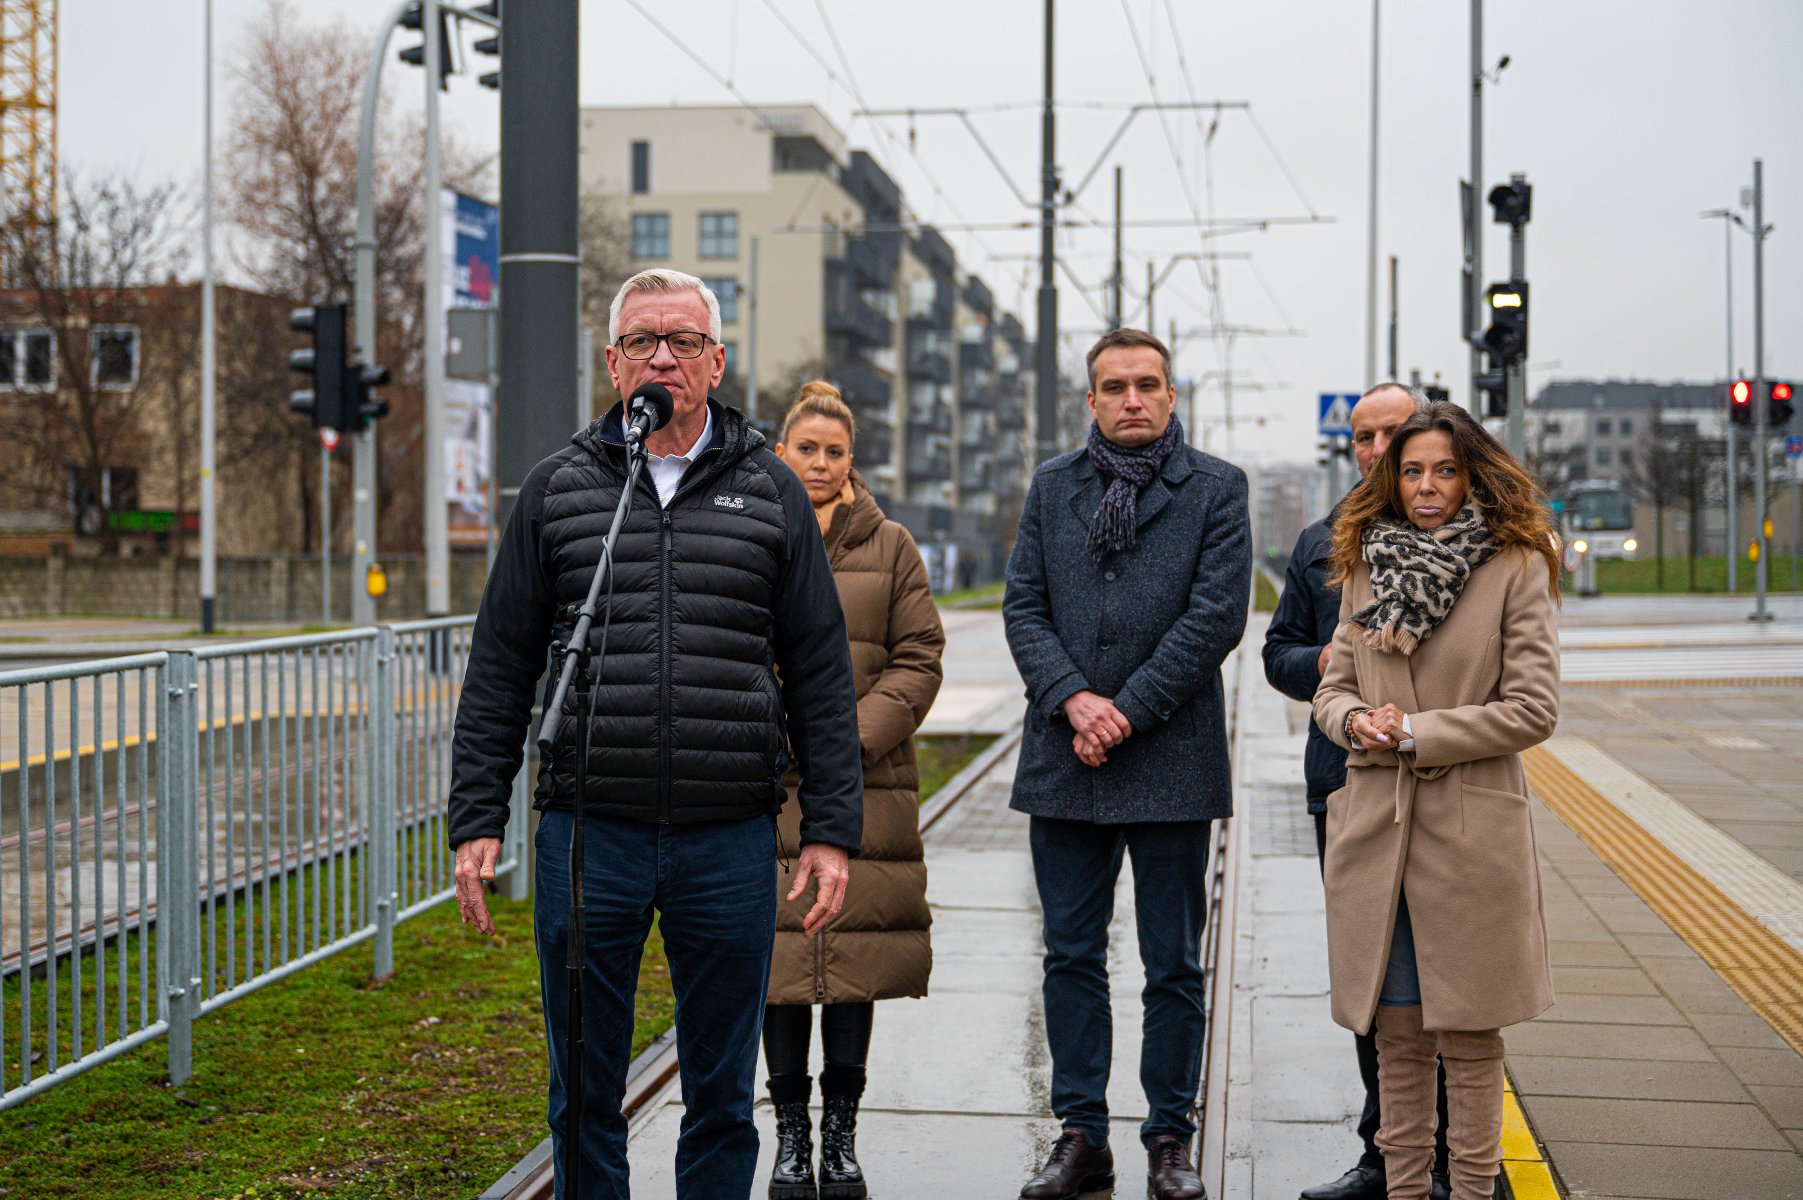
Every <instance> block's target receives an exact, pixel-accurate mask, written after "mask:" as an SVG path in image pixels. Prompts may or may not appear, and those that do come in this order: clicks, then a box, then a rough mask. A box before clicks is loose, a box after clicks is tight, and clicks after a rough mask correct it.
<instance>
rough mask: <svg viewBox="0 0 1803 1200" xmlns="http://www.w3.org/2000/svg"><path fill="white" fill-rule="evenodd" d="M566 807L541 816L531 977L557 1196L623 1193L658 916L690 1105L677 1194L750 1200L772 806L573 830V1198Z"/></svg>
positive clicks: (691, 1198) (771, 921)
mask: <svg viewBox="0 0 1803 1200" xmlns="http://www.w3.org/2000/svg"><path fill="white" fill-rule="evenodd" d="M573 824H574V819H573V818H572V817H571V815H570V814H569V813H567V812H547V813H545V814H543V816H542V817H541V819H540V821H539V826H538V834H537V838H536V846H537V850H538V869H537V889H536V891H537V895H536V897H535V900H534V908H533V919H534V923H535V925H536V929H537V939H538V961H539V983H540V986H541V988H542V991H543V1002H544V1008H545V1036H546V1041H547V1044H548V1048H549V1050H550V1057H551V1089H550V1104H549V1110H548V1113H547V1116H548V1118H549V1120H550V1123H551V1137H552V1140H553V1143H554V1147H555V1150H556V1155H557V1164H558V1170H557V1197H558V1200H626V1197H627V1195H628V1190H627V1169H626V1118H625V1117H623V1116H621V1115H620V1102H621V1099H622V1097H623V1095H624V1093H625V1089H626V1067H627V1064H628V1062H629V1060H630V1058H631V1055H632V1028H633V996H634V993H635V992H636V991H637V990H638V978H639V959H640V957H641V956H642V955H643V953H644V948H645V938H646V935H647V934H648V933H649V932H650V930H651V920H652V914H653V913H656V914H657V919H658V928H659V931H660V932H661V933H662V934H663V939H664V954H665V956H666V957H667V958H668V960H669V963H670V982H671V984H672V985H673V986H674V989H675V993H676V1047H677V1055H678V1057H679V1059H680V1061H681V1063H682V1101H683V1105H684V1106H685V1109H686V1111H685V1112H684V1114H683V1118H682V1129H681V1132H680V1134H679V1136H678V1138H677V1142H676V1195H677V1196H678V1197H679V1198H680V1200H746V1197H748V1196H750V1194H751V1187H752V1182H753V1176H754V1175H755V1174H756V1171H757V1156H758V1135H757V1128H756V1126H755V1125H753V1124H752V1120H751V1104H752V1100H753V1099H754V1095H755V1088H756V1082H757V1080H756V1076H757V1045H758V1030H759V1028H760V1026H761V1025H762V1023H763V1016H764V995H765V991H766V989H767V987H768V986H769V981H770V952H771V946H772V944H773V942H774V940H775V937H776V823H775V822H774V821H772V820H771V819H770V818H768V817H754V818H751V819H749V820H744V821H720V822H710V823H707V824H699V825H649V824H642V823H639V822H636V821H623V820H618V819H614V818H607V817H589V818H588V821H587V828H586V830H585V832H584V851H585V858H586V862H585V863H584V866H583V888H584V906H583V907H584V910H585V912H586V913H587V921H586V922H585V930H586V936H587V941H586V950H587V954H586V964H585V979H584V992H583V1017H584V1020H583V1027H584V1033H585V1036H586V1037H587V1040H588V1057H587V1061H586V1063H585V1064H584V1070H583V1085H584V1086H583V1112H582V1117H583V1137H582V1145H581V1148H580V1149H581V1154H582V1195H581V1196H580V1197H573V1196H569V1195H568V1194H567V1193H566V1192H565V1190H564V1174H563V1162H564V1157H563V1154H564V1151H563V1123H564V1109H565V1104H566V1096H567V1093H566V1090H565V1087H566V1080H567V1078H568V1070H567V1065H566V1063H565V1052H566V1049H567V1042H566V1036H567V1029H568V1016H569V971H568V969H567V968H566V967H565V966H564V954H565V949H566V947H567V945H568V935H569V924H570V880H569V862H570V830H571V827H572V825H573Z"/></svg>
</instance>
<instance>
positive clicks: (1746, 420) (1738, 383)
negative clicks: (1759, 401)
mask: <svg viewBox="0 0 1803 1200" xmlns="http://www.w3.org/2000/svg"><path fill="white" fill-rule="evenodd" d="M1728 401H1729V403H1728V419H1729V420H1730V421H1732V422H1733V423H1734V424H1736V425H1751V424H1752V423H1753V384H1752V382H1751V381H1750V380H1746V379H1736V380H1735V381H1734V382H1733V383H1731V384H1729V385H1728Z"/></svg>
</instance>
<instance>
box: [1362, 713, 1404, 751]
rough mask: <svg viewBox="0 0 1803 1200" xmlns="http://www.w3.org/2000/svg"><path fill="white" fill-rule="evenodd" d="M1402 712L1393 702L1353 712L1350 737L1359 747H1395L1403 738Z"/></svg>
mask: <svg viewBox="0 0 1803 1200" xmlns="http://www.w3.org/2000/svg"><path fill="white" fill-rule="evenodd" d="M1402 722H1403V712H1402V710H1401V709H1400V708H1397V707H1396V706H1395V705H1394V704H1386V705H1384V706H1383V707H1382V708H1373V709H1368V710H1367V711H1365V712H1362V713H1355V714H1353V718H1352V739H1353V741H1355V742H1357V743H1358V744H1359V747H1360V748H1361V749H1366V750H1369V749H1373V748H1375V749H1380V750H1391V749H1395V747H1396V746H1397V745H1399V744H1400V743H1401V742H1402V741H1403V740H1404V739H1405V738H1406V736H1407V735H1406V734H1405V733H1404V732H1403V728H1402Z"/></svg>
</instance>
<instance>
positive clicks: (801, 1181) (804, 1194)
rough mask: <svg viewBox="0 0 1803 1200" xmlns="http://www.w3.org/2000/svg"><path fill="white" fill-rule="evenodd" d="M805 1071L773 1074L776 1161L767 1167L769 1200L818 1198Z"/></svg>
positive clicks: (810, 1083)
mask: <svg viewBox="0 0 1803 1200" xmlns="http://www.w3.org/2000/svg"><path fill="white" fill-rule="evenodd" d="M813 1090H814V1081H813V1080H812V1079H809V1078H808V1077H807V1076H806V1075H772V1076H771V1077H770V1100H771V1103H772V1104H773V1105H774V1106H775V1108H776V1165H775V1166H774V1167H772V1168H771V1170H770V1200H819V1196H820V1189H819V1187H818V1186H817V1185H816V1184H815V1182H814V1121H813V1118H812V1117H811V1116H809V1114H808V1096H809V1095H810V1094H811V1093H812V1092H813Z"/></svg>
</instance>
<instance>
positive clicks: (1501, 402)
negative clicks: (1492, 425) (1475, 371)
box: [1471, 359, 1509, 419]
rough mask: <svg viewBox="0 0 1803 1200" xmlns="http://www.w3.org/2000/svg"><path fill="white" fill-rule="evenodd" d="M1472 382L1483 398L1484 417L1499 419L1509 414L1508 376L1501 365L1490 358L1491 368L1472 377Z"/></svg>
mask: <svg viewBox="0 0 1803 1200" xmlns="http://www.w3.org/2000/svg"><path fill="white" fill-rule="evenodd" d="M1471 382H1472V383H1474V384H1475V385H1476V386H1477V392H1478V395H1480V396H1482V397H1483V398H1484V417H1485V418H1486V419H1499V418H1502V417H1506V416H1508V415H1509V384H1508V378H1507V376H1505V375H1504V374H1503V373H1502V369H1501V367H1499V366H1497V365H1496V361H1495V359H1492V360H1491V369H1490V370H1488V371H1486V372H1484V373H1483V374H1482V375H1478V376H1475V377H1473V379H1472V381H1471Z"/></svg>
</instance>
